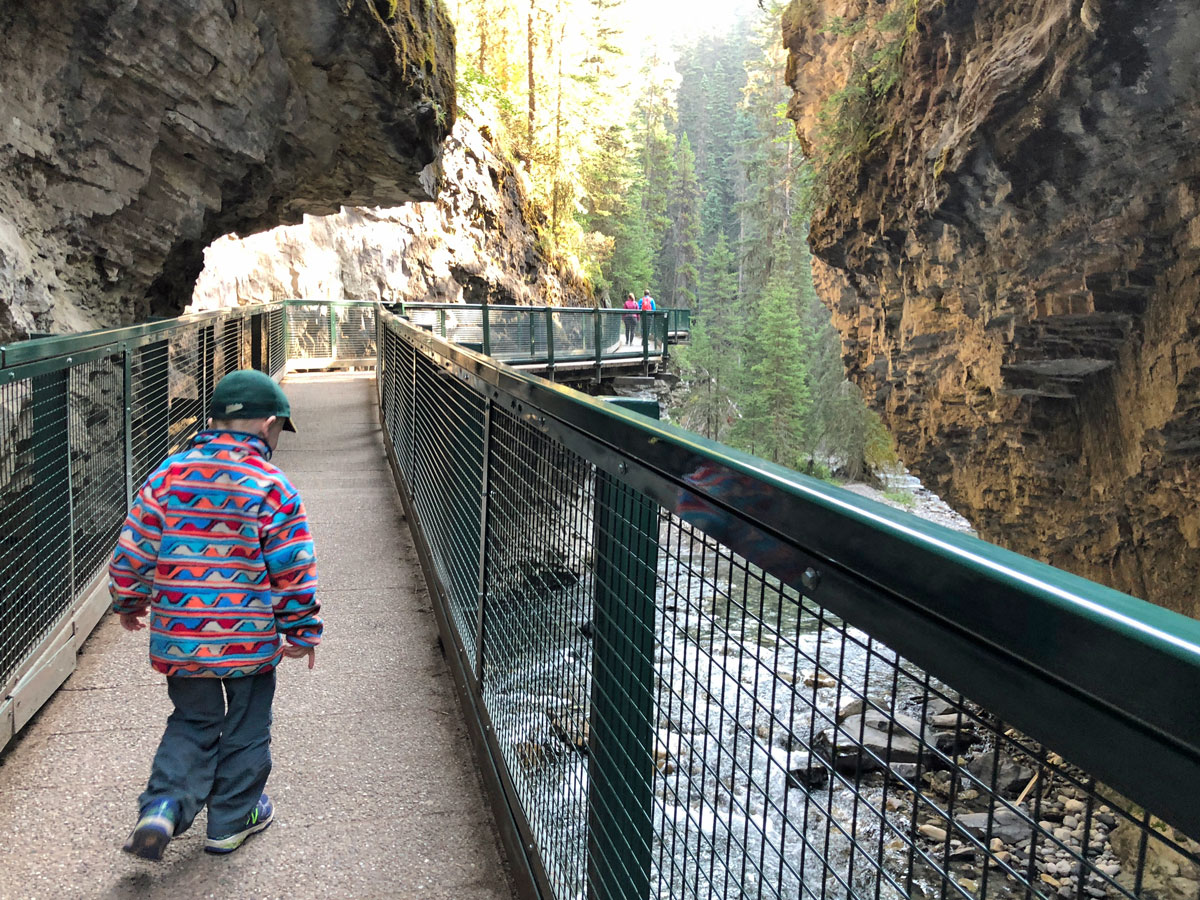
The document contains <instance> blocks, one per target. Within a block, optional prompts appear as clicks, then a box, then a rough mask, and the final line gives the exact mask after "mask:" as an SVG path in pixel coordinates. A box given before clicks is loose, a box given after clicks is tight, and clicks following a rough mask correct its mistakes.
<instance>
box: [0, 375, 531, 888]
mask: <svg viewBox="0 0 1200 900" xmlns="http://www.w3.org/2000/svg"><path fill="white" fill-rule="evenodd" d="M285 388H286V390H287V392H288V394H289V396H290V397H291V400H292V407H293V409H294V411H295V416H296V423H297V427H298V428H299V429H300V433H299V434H298V435H284V437H283V440H282V443H281V447H280V451H279V453H278V454H277V455H276V462H278V463H279V464H280V466H281V467H282V468H283V469H284V471H285V472H287V473H288V475H289V476H290V477H291V478H292V480H293V481H294V482H295V484H296V486H297V487H298V488H299V489H300V492H301V494H302V495H303V497H304V500H305V504H306V506H307V508H308V514H309V518H310V520H311V522H312V529H313V534H314V537H315V540H316V545H317V559H318V563H319V571H320V597H321V600H322V603H323V604H324V610H325V616H326V632H325V643H324V644H323V645H322V647H321V649H320V650H319V651H318V653H317V665H316V668H315V669H314V670H313V671H312V672H309V671H308V669H307V668H305V667H304V665H303V664H302V663H301V662H300V661H296V660H285V661H284V663H283V665H282V666H281V667H280V673H279V686H278V691H277V694H276V698H275V725H274V729H273V737H274V740H273V742H272V753H273V755H274V760H275V768H274V772H273V774H272V775H271V780H270V783H269V784H268V791H269V792H270V794H271V798H272V800H273V801H274V803H275V810H276V813H275V816H276V820H275V823H274V824H273V825H272V826H271V828H270V829H268V830H267V831H266V832H264V833H263V834H261V835H257V836H255V837H253V838H251V839H250V840H249V841H248V842H247V843H246V845H245V846H244V847H243V848H242V849H240V850H238V851H237V852H236V853H234V854H232V855H231V856H228V857H213V856H209V855H208V854H205V853H203V852H202V846H203V837H204V818H203V814H201V817H200V818H199V819H197V821H196V824H195V825H194V826H193V828H192V829H191V830H190V831H189V832H188V833H187V834H185V835H183V836H181V837H180V838H179V839H177V840H176V841H174V842H173V843H172V844H171V846H170V847H169V848H168V849H167V855H166V857H165V859H164V860H163V861H162V862H161V863H148V862H142V861H140V860H136V859H134V858H132V857H130V856H128V855H126V854H124V853H122V852H120V849H119V848H120V845H121V843H122V841H123V840H124V839H125V836H126V834H127V833H128V831H129V829H130V827H131V826H132V824H133V821H134V819H135V818H136V813H137V810H136V802H137V795H138V793H139V792H140V791H141V789H142V787H143V786H144V784H145V780H146V776H147V775H148V774H149V767H150V760H151V757H152V755H153V753H154V749H155V747H156V746H157V743H158V739H159V737H160V735H161V733H162V727H163V723H164V722H165V720H166V716H167V713H168V712H169V711H170V704H169V702H168V700H167V696H166V685H165V679H164V678H162V677H160V676H158V675H156V674H155V673H154V672H153V671H152V670H151V669H150V667H149V663H148V661H147V657H146V637H145V632H142V633H138V634H130V633H127V632H125V631H123V630H122V629H121V628H120V625H119V624H118V622H117V621H116V619H115V618H113V617H111V616H107V617H106V618H105V619H104V620H103V621H102V622H101V624H100V626H99V628H97V630H96V631H95V632H94V633H93V635H92V637H91V638H90V639H89V641H88V642H87V644H86V646H85V648H84V651H83V653H82V655H81V657H80V659H79V667H78V669H77V670H76V671H75V673H74V674H73V675H71V677H70V678H69V679H68V680H67V682H66V684H65V685H64V686H63V688H62V690H60V691H59V693H58V694H57V695H56V696H55V697H54V699H53V700H51V702H50V703H49V704H47V706H46V707H45V708H44V709H43V710H42V711H41V712H40V713H39V714H38V716H37V717H36V719H35V720H34V721H33V722H32V723H31V724H30V725H29V726H28V727H27V728H26V730H25V731H24V732H23V734H22V735H21V736H19V737H18V738H17V739H16V740H15V741H14V742H13V743H12V744H11V745H10V747H9V749H8V750H7V751H6V752H5V754H4V755H3V756H0V898H5V900H9V898H11V900H33V898H70V897H89V898H90V897H98V898H123V897H139V898H143V897H145V898H155V897H162V898H171V900H191V898H202V897H203V898H230V900H235V898H236V900H243V898H276V897H278V898H289V900H299V898H305V900H307V898H375V897H411V898H446V900H450V898H453V900H484V898H488V900H491V898H504V900H509V898H511V897H512V896H513V894H512V889H511V886H510V880H509V877H508V874H507V871H506V869H505V867H504V864H503V862H502V856H501V851H500V849H499V842H498V838H497V836H496V829H495V823H494V821H493V818H492V815H491V812H490V809H489V807H488V806H487V804H486V801H485V799H484V796H483V791H482V787H481V784H480V780H479V774H478V771H477V769H476V767H475V764H474V762H473V759H472V756H471V749H470V743H469V740H468V738H467V734H466V731H465V729H464V727H463V724H462V718H461V713H460V711H459V709H458V706H457V705H456V702H455V699H454V692H453V683H452V681H451V678H450V675H449V672H448V671H447V669H446V666H445V664H444V662H443V660H442V657H441V654H440V652H439V651H438V649H437V643H436V641H437V635H436V626H435V623H434V618H433V613H432V610H431V608H430V601H429V597H428V595H427V593H426V590H425V585H424V581H423V579H422V576H421V571H420V568H419V566H418V563H417V556H416V551H415V549H414V548H413V544H412V540H411V538H410V536H409V533H408V528H407V525H406V524H405V522H404V519H403V513H402V511H401V507H400V503H399V499H398V497H397V496H396V492H395V489H394V487H393V485H392V477H391V473H390V471H389V469H388V466H387V461H386V459H385V457H384V450H383V444H382V441H381V437H380V428H379V424H378V416H377V413H376V404H375V399H374V398H375V382H374V377H373V376H363V375H321V376H304V377H296V378H290V379H288V381H286V382H285Z"/></svg>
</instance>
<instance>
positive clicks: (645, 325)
mask: <svg viewBox="0 0 1200 900" xmlns="http://www.w3.org/2000/svg"><path fill="white" fill-rule="evenodd" d="M652 315H653V313H647V312H642V313H639V314H638V319H639V320H640V321H641V323H642V375H643V376H648V375H649V374H650V317H651V316H652Z"/></svg>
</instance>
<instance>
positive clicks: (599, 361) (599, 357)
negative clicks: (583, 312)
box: [592, 306, 604, 384]
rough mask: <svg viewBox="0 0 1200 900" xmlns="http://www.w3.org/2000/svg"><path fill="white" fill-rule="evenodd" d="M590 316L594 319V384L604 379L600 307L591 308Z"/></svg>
mask: <svg viewBox="0 0 1200 900" xmlns="http://www.w3.org/2000/svg"><path fill="white" fill-rule="evenodd" d="M592 316H593V317H595V320H596V329H595V330H596V384H599V383H600V382H602V381H603V380H604V349H603V347H602V342H603V340H604V333H603V328H602V327H601V325H600V307H599V306H595V307H593V308H592Z"/></svg>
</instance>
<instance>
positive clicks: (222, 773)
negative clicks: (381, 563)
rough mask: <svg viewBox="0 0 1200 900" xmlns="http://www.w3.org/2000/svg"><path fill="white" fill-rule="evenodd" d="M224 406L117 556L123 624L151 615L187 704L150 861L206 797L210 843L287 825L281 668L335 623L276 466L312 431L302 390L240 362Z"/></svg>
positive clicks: (158, 483)
mask: <svg viewBox="0 0 1200 900" xmlns="http://www.w3.org/2000/svg"><path fill="white" fill-rule="evenodd" d="M210 415H211V416H212V418H211V420H210V421H209V427H208V429H207V430H205V431H202V432H200V433H199V434H198V435H196V437H195V438H193V439H192V442H191V445H190V446H189V447H188V448H187V449H186V450H184V451H183V452H181V453H177V454H175V455H174V456H171V457H168V458H167V459H166V461H164V462H163V463H162V465H160V466H159V467H158V469H157V470H156V471H155V472H154V473H152V474H151V475H150V477H149V478H147V479H146V483H145V484H144V485H142V489H141V491H139V493H138V496H137V499H136V501H135V502H134V504H133V508H132V509H131V510H130V512H129V516H128V517H127V518H126V520H125V524H124V526H123V527H122V529H121V536H120V539H119V540H118V542H117V547H116V549H115V550H114V551H113V557H112V562H111V563H110V564H109V569H108V571H109V578H110V581H109V591H110V593H111V594H112V597H113V611H114V612H116V613H117V614H118V615H119V616H120V617H121V625H122V626H124V627H125V628H126V629H127V630H129V631H138V630H140V629H142V628H145V627H146V626H145V623H144V622H143V621H142V620H143V619H144V618H145V617H146V614H147V612H149V613H150V664H151V666H152V667H153V668H154V669H155V670H156V671H159V672H162V673H163V674H165V675H166V676H167V694H168V695H169V696H170V698H171V701H172V703H174V705H175V711H174V712H172V713H171V715H170V717H169V718H168V719H167V727H166V731H165V732H164V733H163V736H162V741H161V742H160V744H159V747H158V753H157V754H155V757H154V765H153V768H152V769H151V773H150V781H149V783H148V784H147V785H146V790H145V792H144V793H143V794H142V795H141V797H140V798H139V800H138V803H139V807H138V808H139V810H140V814H139V818H138V821H137V824H136V825H135V826H134V829H133V833H132V834H130V836H129V839H128V840H127V841H126V842H125V846H124V848H123V849H124V850H125V851H126V852H128V853H132V854H134V855H135V856H140V857H142V858H144V859H161V858H162V855H163V851H164V850H165V849H166V847H167V844H168V843H169V842H170V840H171V838H172V837H173V836H175V835H177V834H182V833H183V832H184V831H186V830H187V829H188V828H189V827H190V826H191V824H192V820H193V819H194V818H195V817H196V814H197V813H199V812H200V810H201V809H202V808H204V807H205V806H207V807H208V839H207V841H206V842H205V846H204V849H205V850H207V851H208V852H210V853H231V852H233V851H234V850H236V849H237V848H238V847H240V846H241V845H242V843H243V842H244V841H245V840H246V838H247V837H249V836H250V835H252V834H254V833H256V832H259V831H262V830H263V829H265V828H266V827H267V826H268V825H270V824H271V818H272V815H273V810H272V807H271V801H270V799H269V798H268V797H267V795H266V794H265V793H264V792H263V788H264V787H265V786H266V783H267V776H268V775H269V774H270V771H271V751H270V742H271V701H272V698H273V697H274V694H275V666H276V665H277V664H278V663H279V660H280V658H281V656H288V657H291V658H293V659H300V658H307V659H308V667H309V668H310V669H311V668H312V667H313V664H314V662H315V659H316V646H317V644H318V643H320V640H321V633H322V631H323V627H324V626H323V624H322V622H321V618H320V616H319V613H320V609H321V605H320V603H318V602H317V600H316V597H315V591H316V587H317V568H316V558H315V556H314V551H313V543H312V537H311V535H310V534H309V530H308V520H307V518H306V517H305V514H304V505H303V503H302V502H301V500H300V495H299V494H298V493H297V492H296V489H295V488H294V487H292V485H291V483H290V482H289V481H288V479H287V478H286V476H284V474H283V473H282V472H281V471H279V469H277V468H276V467H275V466H273V465H271V463H270V459H271V453H272V451H274V449H275V447H276V444H278V442H279V435H280V432H282V431H285V430H286V431H295V430H296V429H295V428H294V427H293V426H292V421H291V406H290V405H289V403H288V400H287V397H286V396H284V393H283V390H282V389H281V388H280V387H279V385H277V384H276V383H275V382H274V380H272V379H271V378H270V377H268V376H267V375H264V374H262V373H261V372H255V371H253V370H243V371H240V372H233V373H231V374H229V375H227V376H225V378H223V379H221V382H220V383H219V384H218V385H217V387H216V389H215V390H214V391H213V398H212V405H211V407H210ZM284 640H286V643H285V642H284Z"/></svg>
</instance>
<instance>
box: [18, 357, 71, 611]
mask: <svg viewBox="0 0 1200 900" xmlns="http://www.w3.org/2000/svg"><path fill="white" fill-rule="evenodd" d="M69 362H70V360H69V359H68V363H69ZM70 378H71V369H70V367H69V366H68V367H66V368H62V369H55V370H53V371H51V372H46V373H44V374H42V375H34V376H33V379H32V394H33V396H32V398H31V399H32V401H33V434H32V442H31V450H32V452H33V491H32V495H33V503H32V509H31V510H30V512H31V514H32V515H31V521H30V523H29V524H30V527H31V529H32V530H33V532H34V534H35V537H34V539H33V541H32V542H31V544H30V546H32V547H35V548H36V550H37V557H38V567H39V568H41V569H42V570H43V571H45V572H47V573H53V574H52V575H51V577H49V578H47V579H46V580H45V582H44V583H43V584H42V585H41V586H40V587H39V588H38V593H39V594H41V596H39V597H38V598H37V603H38V608H40V609H44V610H61V609H64V608H65V606H66V603H67V602H69V601H70V599H71V598H72V597H74V596H75V554H74V553H73V552H72V551H73V548H72V544H73V543H74V541H73V539H72V512H73V510H72V503H71V500H72V498H71V433H70V428H69V422H70V409H69V405H70V391H69V389H68V385H69V383H70ZM60 586H61V587H62V588H63V589H62V590H59V588H60ZM46 594H49V595H50V596H48V597H47V596H46Z"/></svg>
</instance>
